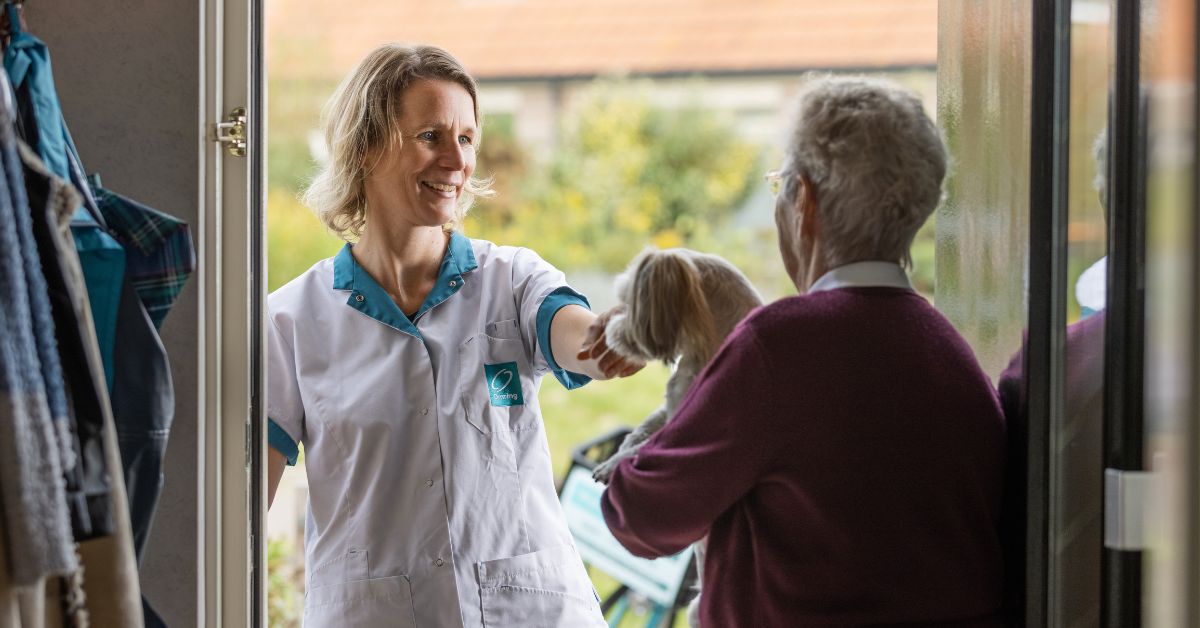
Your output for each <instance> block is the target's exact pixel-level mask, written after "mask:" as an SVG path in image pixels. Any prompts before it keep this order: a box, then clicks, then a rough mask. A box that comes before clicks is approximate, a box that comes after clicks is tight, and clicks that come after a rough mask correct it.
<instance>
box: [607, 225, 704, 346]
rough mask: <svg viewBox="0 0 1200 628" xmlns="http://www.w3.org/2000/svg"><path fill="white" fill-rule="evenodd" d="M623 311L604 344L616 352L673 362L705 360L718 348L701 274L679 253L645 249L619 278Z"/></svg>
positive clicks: (608, 328)
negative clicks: (688, 358)
mask: <svg viewBox="0 0 1200 628" xmlns="http://www.w3.org/2000/svg"><path fill="white" fill-rule="evenodd" d="M616 285H617V297H618V299H620V301H621V303H622V304H624V305H625V311H624V312H623V313H621V314H618V315H617V316H615V317H613V319H612V320H611V321H610V322H609V323H608V326H607V327H606V329H605V341H606V342H607V343H608V345H609V346H610V347H612V348H613V349H615V350H616V351H617V352H618V353H622V354H625V355H630V356H633V357H638V358H642V359H645V360H664V361H670V360H674V359H675V358H677V357H679V356H680V355H685V354H690V355H693V356H695V357H697V358H699V359H700V360H701V361H704V360H707V358H708V356H709V355H711V354H712V352H713V351H715V350H716V348H717V346H718V344H719V341H720V339H719V338H718V337H717V333H716V331H715V328H714V324H713V318H712V314H711V313H710V311H709V307H708V300H707V298H706V297H705V295H704V289H703V284H702V283H701V278H700V272H699V271H698V270H697V269H696V266H695V264H693V263H692V261H691V259H689V258H688V256H687V254H686V252H684V251H683V250H681V249H675V250H665V251H660V250H655V249H647V250H645V251H643V252H642V253H641V254H640V255H638V256H637V257H636V258H634V260H633V261H632V262H630V264H629V267H628V268H626V269H625V272H624V273H622V274H621V275H620V276H619V277H617V281H616Z"/></svg>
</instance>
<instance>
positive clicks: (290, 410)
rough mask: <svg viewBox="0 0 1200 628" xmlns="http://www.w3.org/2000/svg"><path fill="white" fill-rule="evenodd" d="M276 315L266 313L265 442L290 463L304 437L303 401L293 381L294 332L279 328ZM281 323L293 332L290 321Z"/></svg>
mask: <svg viewBox="0 0 1200 628" xmlns="http://www.w3.org/2000/svg"><path fill="white" fill-rule="evenodd" d="M276 318H277V317H276V316H275V315H274V314H271V313H268V315H267V325H266V327H267V420H268V423H267V442H268V443H269V444H270V446H271V448H273V449H275V450H276V451H278V452H279V453H282V454H283V455H284V457H286V458H287V460H288V464H289V465H294V464H296V456H297V455H298V454H299V443H300V442H301V441H303V440H304V403H303V401H302V399H301V397H300V385H299V383H298V382H297V380H296V355H295V351H293V349H292V342H293V336H294V334H292V333H285V331H283V330H281V329H280V326H279V321H277V320H276ZM283 322H284V327H285V329H287V331H288V332H292V331H294V327H293V325H292V323H291V321H287V320H284V321H283Z"/></svg>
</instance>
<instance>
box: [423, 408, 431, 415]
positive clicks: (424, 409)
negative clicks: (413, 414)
mask: <svg viewBox="0 0 1200 628" xmlns="http://www.w3.org/2000/svg"><path fill="white" fill-rule="evenodd" d="M421 414H429V408H421Z"/></svg>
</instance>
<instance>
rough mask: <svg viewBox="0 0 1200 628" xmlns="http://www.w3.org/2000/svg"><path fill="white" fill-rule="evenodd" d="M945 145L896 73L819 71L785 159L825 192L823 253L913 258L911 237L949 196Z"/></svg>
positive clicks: (852, 258)
mask: <svg viewBox="0 0 1200 628" xmlns="http://www.w3.org/2000/svg"><path fill="white" fill-rule="evenodd" d="M946 162H947V155H946V147H945V144H944V143H943V141H942V136H941V133H940V132H939V130H938V128H937V126H936V125H935V124H934V123H933V121H932V120H930V119H929V116H927V115H925V110H924V107H923V106H922V104H921V100H920V99H919V98H918V97H917V96H916V95H915V94H914V93H913V92H911V91H909V90H908V89H905V88H903V87H900V86H899V85H897V84H895V83H892V82H890V81H885V80H881V79H874V78H867V77H831V76H822V77H816V78H813V79H812V80H810V81H809V82H808V83H807V84H805V86H804V88H803V89H802V91H801V94H800V96H799V102H798V107H797V110H796V117H795V127H794V130H793V132H792V135H791V138H790V143H789V145H788V148H787V154H786V159H785V162H784V163H785V166H784V175H785V179H786V187H785V190H784V193H785V194H786V195H787V197H788V198H795V194H796V191H797V189H798V179H799V176H800V175H803V176H804V177H805V178H806V179H808V181H809V183H810V184H811V185H812V187H813V188H814V189H813V192H814V194H815V197H816V199H817V212H818V213H819V216H820V217H819V224H820V226H821V227H820V228H821V245H822V247H823V248H824V250H825V259H824V260H823V261H824V262H825V264H826V265H827V266H828V267H829V268H836V267H837V266H841V265H843V264H849V263H851V262H856V261H864V260H897V261H899V262H900V263H901V264H903V265H904V266H905V267H909V266H911V265H912V259H911V257H910V256H909V247H911V246H912V241H913V238H914V237H915V236H916V235H917V230H919V229H920V228H921V225H923V224H924V223H925V220H926V219H928V218H929V216H930V214H932V213H933V211H934V209H936V208H937V206H938V203H940V202H941V199H942V180H943V179H944V178H945V176H946Z"/></svg>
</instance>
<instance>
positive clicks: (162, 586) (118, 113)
mask: <svg viewBox="0 0 1200 628" xmlns="http://www.w3.org/2000/svg"><path fill="white" fill-rule="evenodd" d="M200 8H201V0H153V1H150V0H141V1H137V0H107V1H106V2H103V3H81V2H77V1H75V0H29V1H28V2H26V7H25V17H26V21H27V26H28V29H29V31H30V32H32V33H33V34H34V35H36V36H38V37H40V38H41V39H42V40H43V41H45V42H46V43H47V45H48V46H49V47H50V54H51V60H52V64H53V67H54V73H55V79H56V85H57V88H58V94H59V99H60V101H61V103H62V108H63V113H64V115H65V117H66V120H67V124H68V125H69V127H70V129H71V133H72V135H73V137H74V139H75V143H76V145H77V146H78V148H79V152H80V155H81V157H82V159H83V162H84V167H85V168H87V169H88V171H89V172H99V173H100V174H101V175H102V176H103V180H104V184H105V187H107V188H109V189H111V190H113V191H116V192H119V193H122V194H124V195H126V196H129V197H131V198H134V199H137V200H139V201H141V202H143V203H145V204H147V205H150V206H152V207H155V208H157V209H160V210H162V211H165V212H167V213H169V214H172V215H175V216H177V217H179V218H182V219H184V220H186V221H187V222H188V223H189V224H190V225H191V227H192V233H193V237H198V235H199V233H198V231H199V227H200V208H199V206H198V199H199V190H200V189H201V180H200V155H201V150H202V143H203V141H204V136H203V126H202V124H201V121H200V113H199V112H200V102H201V85H202V80H203V76H202V75H201V73H200V71H201V59H200V42H201V40H200V37H201V10H200ZM197 249H199V243H198V242H197ZM199 286H200V283H199V279H198V278H197V277H196V276H195V275H193V277H192V278H191V279H190V280H189V281H188V284H187V287H186V288H185V289H184V291H183V294H182V295H181V296H180V298H179V301H178V303H177V304H176V305H175V307H174V309H172V311H171V313H170V315H169V316H167V319H166V321H165V323H164V325H163V329H162V336H163V342H164V344H165V345H166V348H167V353H168V355H169V356H170V359H171V372H172V375H173V376H174V382H175V409H176V412H175V418H174V423H173V425H172V428H171V435H170V440H169V444H168V447H167V460H166V461H165V464H164V475H165V484H164V487H163V493H162V497H161V500H160V502H159V508H158V511H157V515H156V518H155V521H154V527H153V530H152V532H151V537H150V540H149V543H148V544H147V547H146V552H145V558H144V563H143V565H142V569H141V575H142V577H141V582H142V589H143V591H144V592H145V594H146V596H147V597H148V598H149V599H150V601H151V604H152V605H153V606H154V608H155V609H156V610H157V611H158V612H159V614H160V615H161V616H162V617H163V619H164V620H165V621H166V622H167V624H168V625H169V626H172V627H185V626H195V625H196V624H197V618H198V606H199V602H198V600H199V599H200V597H199V583H198V572H199V551H198V543H197V539H198V531H199V521H198V513H199V512H200V511H199V508H198V504H199V503H200V499H201V493H200V492H199V479H198V468H199V460H200V452H199V443H200V425H199V410H198V408H199V405H198V401H197V399H198V392H199V390H200V387H199V384H200V379H199V378H200V373H199V371H198V361H197V356H199V355H200V338H201V335H200V332H201V329H200V326H199V299H198V295H199Z"/></svg>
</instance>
